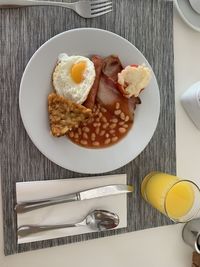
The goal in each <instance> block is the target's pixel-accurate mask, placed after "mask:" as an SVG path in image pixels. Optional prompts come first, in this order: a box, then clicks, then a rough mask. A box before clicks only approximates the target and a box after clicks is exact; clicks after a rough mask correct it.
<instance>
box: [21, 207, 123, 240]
mask: <svg viewBox="0 0 200 267" xmlns="http://www.w3.org/2000/svg"><path fill="white" fill-rule="evenodd" d="M118 224H119V216H118V215H117V214H115V213H112V212H110V211H106V210H94V211H92V212H90V213H89V214H88V215H87V216H86V217H85V218H84V219H83V220H82V221H81V222H78V223H74V224H57V225H56V224H55V225H37V224H35V225H22V226H20V227H19V228H18V229H17V233H18V235H19V236H20V237H25V236H28V235H30V234H35V233H38V232H42V231H47V230H54V229H60V228H68V227H77V226H89V227H90V228H91V229H92V230H98V231H104V230H109V229H113V228H115V227H117V226H118Z"/></svg>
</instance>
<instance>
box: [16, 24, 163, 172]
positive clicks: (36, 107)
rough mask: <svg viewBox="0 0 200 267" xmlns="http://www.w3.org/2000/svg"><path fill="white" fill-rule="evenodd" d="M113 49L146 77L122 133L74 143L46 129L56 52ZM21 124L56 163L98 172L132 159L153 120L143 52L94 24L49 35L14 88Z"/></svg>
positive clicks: (155, 106) (154, 104)
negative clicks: (97, 145) (110, 141)
mask: <svg viewBox="0 0 200 267" xmlns="http://www.w3.org/2000/svg"><path fill="white" fill-rule="evenodd" d="M61 53H67V54H68V55H81V56H85V57H90V56H91V55H101V56H102V57H106V56H108V55H118V56H119V57H120V59H121V62H122V65H123V66H127V65H130V64H133V63H134V64H138V65H139V64H145V65H146V66H147V67H149V68H150V70H151V73H152V77H151V80H150V83H149V85H148V86H147V87H146V88H145V90H144V91H142V93H141V94H140V99H141V102H142V103H141V105H139V106H138V107H137V109H136V111H135V116H134V124H133V127H132V128H131V129H130V131H129V132H128V134H127V135H126V137H125V138H123V139H122V140H121V141H120V142H118V143H116V144H114V145H112V146H110V147H106V148H101V149H89V148H85V147H81V146H78V145H76V144H74V143H73V142H71V141H70V140H69V139H68V138H67V137H59V138H55V137H53V136H52V135H51V134H50V126H49V119H48V106H47V98H48V95H49V94H50V93H51V92H52V82H51V81H52V70H53V69H54V67H55V65H56V62H57V58H58V55H59V54H61ZM19 107H20V113H21V118H22V121H23V124H24V127H25V129H26V131H27V133H28V135H29V137H30V138H31V140H32V142H33V143H34V144H35V145H36V147H37V148H38V149H39V150H40V152H41V153H43V154H44V155H45V156H46V157H47V158H48V159H49V160H51V161H52V162H54V163H56V164H57V165H59V166H61V167H63V168H66V169H69V170H72V171H75V172H80V173H104V172H108V171H112V170H115V169H117V168H120V167H122V166H124V165H125V164H127V163H129V162H130V161H132V160H133V159H135V158H136V157H137V156H138V155H139V154H140V153H141V152H142V151H143V150H144V149H145V147H146V146H147V145H148V143H149V141H150V140H151V138H152V136H153V134H154V132H155V130H156V127H157V123H158V118H159V113H160V95H159V88H158V84H157V81H156V77H155V75H154V73H153V70H152V68H151V66H150V65H149V63H148V61H147V60H146V59H145V57H144V56H143V54H142V53H141V52H140V51H139V50H138V49H137V48H136V47H135V46H134V45H133V44H131V43H130V42H129V41H127V40H126V39H124V38H122V37H120V36H118V35H116V34H114V33H112V32H109V31H105V30H101V29H95V28H80V29H73V30H69V31H66V32H63V33H61V34H58V35H56V36H55V37H53V38H51V39H50V40H49V41H47V42H46V43H45V44H43V45H42V46H41V47H40V48H39V49H38V50H37V51H36V52H35V54H34V55H33V56H32V58H31V59H30V61H29V63H28V65H27V66H26V69H25V71H24V74H23V77H22V80H21V85H20V93H19Z"/></svg>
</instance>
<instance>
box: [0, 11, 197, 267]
mask: <svg viewBox="0 0 200 267" xmlns="http://www.w3.org/2000/svg"><path fill="white" fill-rule="evenodd" d="M174 48H175V91H176V130H177V147H176V148H177V173H178V175H179V176H180V177H185V178H190V177H191V178H195V179H197V181H198V179H199V176H200V165H199V159H200V131H198V130H197V129H196V128H195V126H194V125H193V124H192V122H191V121H190V120H189V119H188V117H187V115H186V114H185V112H184V110H183V108H182V106H181V105H180V101H179V99H180V96H181V95H182V93H183V92H184V91H185V90H186V89H187V88H188V87H189V86H190V85H191V84H193V83H194V82H196V81H199V80H200V71H199V68H200V59H199V53H200V33H198V32H195V31H194V30H192V29H190V28H189V27H188V26H187V25H186V24H185V23H184V22H183V21H182V19H181V18H180V17H179V15H178V14H177V12H175V14H174ZM199 181H200V179H199ZM182 227H183V225H175V226H165V227H160V228H155V229H150V230H144V231H139V232H134V233H128V234H123V235H118V236H113V237H107V238H101V239H96V240H91V241H87V242H83V243H76V244H71V245H65V246H60V247H54V248H48V249H42V250H38V251H32V252H27V253H23V254H18V255H12V256H7V257H5V256H4V254H3V226H2V208H1V198H0V266H1V267H14V266H15V267H25V266H26V267H27V266H28V267H32V266H34V267H35V266H37V267H40V266H41V267H43V266H44V267H46V266H48V267H55V266H59V267H62V266H63V267H64V266H65V267H66V266H73V267H76V266H87V267H94V266H95V267H100V266H101V267H102V266H105V267H107V266H110V267H122V266H126V267H129V266H130V267H133V266H140V267H142V266H144V267H146V266H150V267H190V266H191V257H192V249H190V248H189V247H188V246H186V245H185V244H184V243H183V241H182V238H181V231H182Z"/></svg>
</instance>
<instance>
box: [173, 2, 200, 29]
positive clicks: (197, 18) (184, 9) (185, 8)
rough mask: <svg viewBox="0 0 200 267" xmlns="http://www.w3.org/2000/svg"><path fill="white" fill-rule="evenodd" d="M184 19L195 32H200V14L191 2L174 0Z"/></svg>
mask: <svg viewBox="0 0 200 267" xmlns="http://www.w3.org/2000/svg"><path fill="white" fill-rule="evenodd" d="M174 3H175V5H176V8H177V10H178V12H179V14H180V16H181V17H182V19H183V20H184V21H185V22H186V23H187V24H188V25H189V26H190V27H191V28H192V29H194V30H196V31H199V32H200V14H199V13H197V12H196V11H195V10H194V9H193V8H192V6H191V4H190V1H189V0H174Z"/></svg>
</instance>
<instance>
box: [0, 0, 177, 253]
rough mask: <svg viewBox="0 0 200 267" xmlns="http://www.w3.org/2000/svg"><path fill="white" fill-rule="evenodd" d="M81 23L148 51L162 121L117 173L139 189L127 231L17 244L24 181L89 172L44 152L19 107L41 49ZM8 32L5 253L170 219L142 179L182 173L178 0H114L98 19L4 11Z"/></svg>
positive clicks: (0, 148) (2, 31)
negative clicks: (25, 76)
mask: <svg viewBox="0 0 200 267" xmlns="http://www.w3.org/2000/svg"><path fill="white" fill-rule="evenodd" d="M78 27H97V28H102V29H106V30H109V31H112V32H115V33H117V34H119V35H121V36H123V37H125V38H126V39H128V40H129V41H130V42H132V43H133V44H134V45H135V46H136V47H137V48H139V50H140V51H141V52H142V53H143V54H144V55H145V57H146V58H147V60H148V61H149V63H150V64H151V66H152V67H153V70H154V72H155V74H156V77H157V79H158V84H159V87H160V95H161V113H160V119H159V124H158V127H157V130H156V132H155V134H154V136H153V138H152V140H151V142H150V143H149V145H148V146H147V148H146V149H145V150H144V151H143V152H142V153H141V154H140V155H139V156H138V157H137V158H136V159H135V160H134V161H132V162H131V163H130V164H128V165H126V166H125V167H123V168H121V169H118V170H116V171H114V172H112V173H127V175H128V182H129V183H130V184H131V183H133V184H134V186H135V195H134V197H130V196H129V198H128V227H127V228H126V229H120V230H115V231H107V232H102V233H93V234H84V235H79V236H73V237H65V238H60V239H55V240H48V241H43V242H35V243H30V244H23V245H17V235H16V215H15V213H14V205H15V197H16V192H15V184H16V182H20V181H30V180H32V181H34V180H43V179H45V178H46V179H56V178H58V177H59V178H67V177H81V176H83V175H82V174H80V173H74V172H71V171H68V170H65V169H63V168H61V167H59V166H57V165H55V164H54V163H52V162H50V161H49V160H48V159H47V158H45V157H44V156H43V155H42V154H41V153H40V152H39V151H38V149H37V148H36V147H35V146H34V145H33V143H32V142H31V141H30V139H29V137H28V135H27V133H26V131H25V129H24V127H23V124H22V121H21V118H20V113H19V106H18V93H19V85H20V80H21V77H22V73H23V71H24V68H25V66H26V64H27V63H28V60H29V59H30V57H31V56H32V55H33V53H34V52H35V51H36V49H37V48H38V47H39V46H40V45H41V44H43V43H44V42H45V41H47V40H48V39H49V38H51V37H52V36H54V35H56V34H58V33H60V32H63V31H66V30H69V29H72V28H78ZM0 36H1V38H0V48H1V54H0V62H1V64H0V73H1V77H0V100H1V105H0V116H1V122H0V123H1V124H0V153H1V158H0V164H1V182H2V198H3V223H4V251H5V255H9V254H13V253H18V252H23V251H28V250H34V249H39V248H45V247H52V246H57V245H62V244H66V243H72V242H78V241H84V240H88V239H92V238H98V237H104V236H108V235H114V234H119V233H125V232H131V231H136V230H140V229H145V228H151V227H156V226H161V225H167V224H170V223H171V222H170V221H169V220H168V219H167V218H166V217H164V216H162V215H161V214H160V213H159V212H157V211H156V210H154V209H152V208H151V207H150V206H149V205H147V204H146V203H145V202H144V201H143V200H142V198H141V195H140V183H141V180H142V178H143V177H144V176H145V175H146V174H147V173H148V172H150V171H152V170H160V171H164V172H169V173H176V152H175V148H176V144H175V102H174V67H173V65H174V61H173V3H172V2H169V1H159V0H123V1H122V0H113V12H112V13H110V14H107V15H105V16H102V17H98V18H95V19H83V18H81V17H79V16H78V15H77V14H75V13H74V12H72V11H70V10H67V9H63V8H59V7H26V8H18V9H10V10H8V9H3V10H0ZM87 176H88V175H87Z"/></svg>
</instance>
